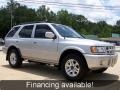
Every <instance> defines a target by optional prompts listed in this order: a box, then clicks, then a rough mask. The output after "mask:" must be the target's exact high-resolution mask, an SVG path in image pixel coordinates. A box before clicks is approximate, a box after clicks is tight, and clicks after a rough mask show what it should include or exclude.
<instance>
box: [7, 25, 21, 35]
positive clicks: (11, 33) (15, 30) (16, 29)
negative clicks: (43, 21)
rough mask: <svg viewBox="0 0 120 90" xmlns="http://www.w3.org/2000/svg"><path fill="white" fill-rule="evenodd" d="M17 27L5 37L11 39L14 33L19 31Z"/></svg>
mask: <svg viewBox="0 0 120 90" xmlns="http://www.w3.org/2000/svg"><path fill="white" fill-rule="evenodd" d="M19 28H20V26H19V27H14V28H13V29H12V30H11V31H10V32H9V33H8V34H7V37H13V36H14V35H15V33H16V32H17V31H18V30H19Z"/></svg>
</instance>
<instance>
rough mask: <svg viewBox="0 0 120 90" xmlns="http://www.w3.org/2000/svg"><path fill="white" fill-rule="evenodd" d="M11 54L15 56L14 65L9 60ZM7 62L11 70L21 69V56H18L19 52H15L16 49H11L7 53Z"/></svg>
mask: <svg viewBox="0 0 120 90" xmlns="http://www.w3.org/2000/svg"><path fill="white" fill-rule="evenodd" d="M12 54H15V58H16V59H15V63H14V64H13V63H12V61H11V60H10V57H11V55H12ZM8 61H9V65H10V66H11V67H12V68H19V67H21V65H22V59H21V56H20V54H19V52H18V51H17V50H16V49H11V50H10V51H9V52H8Z"/></svg>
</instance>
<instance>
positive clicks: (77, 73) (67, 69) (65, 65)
mask: <svg viewBox="0 0 120 90" xmlns="http://www.w3.org/2000/svg"><path fill="white" fill-rule="evenodd" d="M70 63H73V65H71V64H70ZM75 67H76V68H75ZM61 70H62V73H63V75H64V77H65V78H66V79H68V80H70V81H79V80H81V79H82V78H83V76H85V75H86V70H87V67H86V66H85V62H84V61H83V59H82V58H81V57H80V56H79V55H77V54H69V55H67V56H66V57H64V58H63V60H62V65H61ZM70 74H71V75H70Z"/></svg>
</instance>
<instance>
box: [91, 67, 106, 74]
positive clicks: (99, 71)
mask: <svg viewBox="0 0 120 90" xmlns="http://www.w3.org/2000/svg"><path fill="white" fill-rule="evenodd" d="M107 69H108V68H100V69H98V70H93V71H92V72H93V73H103V72H104V71H106V70H107Z"/></svg>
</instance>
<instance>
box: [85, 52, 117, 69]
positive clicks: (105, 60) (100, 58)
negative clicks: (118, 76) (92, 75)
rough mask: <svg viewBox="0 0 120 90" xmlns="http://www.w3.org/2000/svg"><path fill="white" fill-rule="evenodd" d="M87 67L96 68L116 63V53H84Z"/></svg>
mask: <svg viewBox="0 0 120 90" xmlns="http://www.w3.org/2000/svg"><path fill="white" fill-rule="evenodd" d="M84 56H85V58H86V61H87V65H88V68H89V69H91V70H96V69H99V68H103V67H111V66H112V67H113V66H114V65H115V64H116V63H117V59H118V54H115V55H89V54H84Z"/></svg>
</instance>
